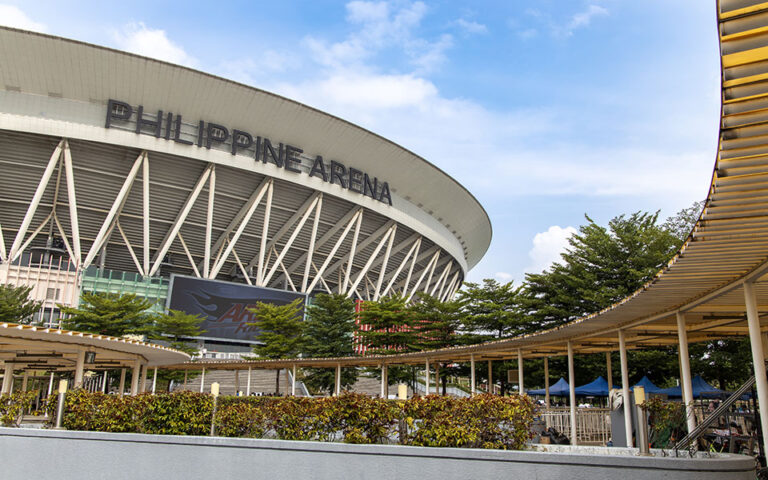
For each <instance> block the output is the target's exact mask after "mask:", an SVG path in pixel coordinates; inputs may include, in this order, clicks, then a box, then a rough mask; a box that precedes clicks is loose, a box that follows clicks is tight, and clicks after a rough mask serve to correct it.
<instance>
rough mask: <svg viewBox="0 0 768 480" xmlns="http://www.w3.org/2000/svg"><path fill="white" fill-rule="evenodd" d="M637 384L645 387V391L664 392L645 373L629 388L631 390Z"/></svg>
mask: <svg viewBox="0 0 768 480" xmlns="http://www.w3.org/2000/svg"><path fill="white" fill-rule="evenodd" d="M637 386H640V387H643V388H644V389H645V393H664V390H665V389H663V388H659V387H657V386H656V385H654V384H653V382H652V381H651V380H650V379H649V378H648V377H647V376H645V375H644V376H643V378H641V379H640V381H639V382H637V383H636V384H635V385H634V386H633V387H632V388H630V390H633V389H634V388H635V387H637Z"/></svg>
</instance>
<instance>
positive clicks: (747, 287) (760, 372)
mask: <svg viewBox="0 0 768 480" xmlns="http://www.w3.org/2000/svg"><path fill="white" fill-rule="evenodd" d="M744 303H745V304H746V307H747V326H748V327H749V343H750V346H751V347H752V362H753V364H754V370H755V383H756V384H757V385H756V386H757V403H758V406H759V408H760V426H761V427H762V432H763V447H764V450H763V451H764V452H768V442H766V439H768V379H767V378H766V375H765V353H764V352H763V344H762V339H761V338H760V337H761V334H760V316H759V314H758V312H757V299H756V297H755V286H754V284H752V283H749V282H747V283H744Z"/></svg>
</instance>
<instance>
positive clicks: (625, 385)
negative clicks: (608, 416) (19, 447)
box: [619, 330, 633, 447]
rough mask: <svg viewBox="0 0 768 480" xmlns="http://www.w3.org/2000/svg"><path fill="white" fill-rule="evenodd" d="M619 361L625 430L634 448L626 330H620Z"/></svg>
mask: <svg viewBox="0 0 768 480" xmlns="http://www.w3.org/2000/svg"><path fill="white" fill-rule="evenodd" d="M619 360H620V362H621V395H622V398H623V404H624V429H625V430H626V436H627V447H632V446H633V444H632V409H631V408H629V366H628V365H627V343H626V339H625V338H624V330H619Z"/></svg>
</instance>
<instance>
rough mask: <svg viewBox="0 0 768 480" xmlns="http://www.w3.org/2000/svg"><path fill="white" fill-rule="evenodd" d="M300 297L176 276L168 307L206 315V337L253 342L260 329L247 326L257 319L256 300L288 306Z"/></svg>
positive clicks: (234, 284)
mask: <svg viewBox="0 0 768 480" xmlns="http://www.w3.org/2000/svg"><path fill="white" fill-rule="evenodd" d="M297 298H301V299H302V300H304V301H306V295H304V294H302V293H294V292H285V291H283V290H274V289H271V288H261V287H252V286H250V285H244V284H241V283H230V282H221V281H217V280H204V279H201V278H195V277H186V276H183V275H173V276H172V277H171V285H170V295H169V300H168V307H169V308H172V309H174V310H181V311H184V312H186V313H189V314H192V315H196V314H199V315H201V316H202V317H203V318H205V321H203V323H202V324H201V328H202V329H203V330H205V333H203V335H202V336H204V337H212V338H222V339H230V340H248V341H254V340H256V339H257V338H256V337H257V336H258V333H259V331H258V329H257V328H256V327H253V326H251V325H248V323H249V322H253V321H254V314H253V313H252V312H250V311H249V310H248V309H249V308H252V307H255V306H256V303H257V302H265V303H273V304H276V305H285V304H288V303H291V302H292V301H294V300H296V299H297Z"/></svg>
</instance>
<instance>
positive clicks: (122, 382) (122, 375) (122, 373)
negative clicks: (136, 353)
mask: <svg viewBox="0 0 768 480" xmlns="http://www.w3.org/2000/svg"><path fill="white" fill-rule="evenodd" d="M118 395H120V396H121V397H122V396H123V395H125V369H124V368H121V369H120V390H119V391H118Z"/></svg>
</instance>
